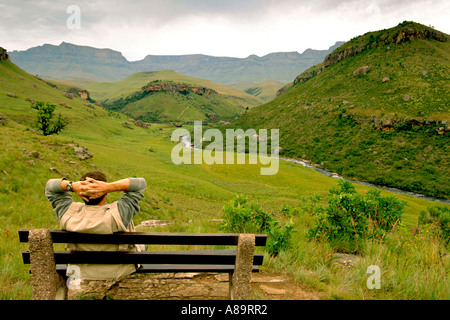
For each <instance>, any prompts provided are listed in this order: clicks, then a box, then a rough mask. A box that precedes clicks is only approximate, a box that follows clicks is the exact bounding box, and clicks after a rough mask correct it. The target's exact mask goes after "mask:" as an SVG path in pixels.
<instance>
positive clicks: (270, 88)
mask: <svg viewBox="0 0 450 320" xmlns="http://www.w3.org/2000/svg"><path fill="white" fill-rule="evenodd" d="M284 85H285V83H283V82H280V81H275V80H266V81H264V82H260V83H255V84H253V85H252V86H250V87H247V88H245V89H244V91H245V92H247V93H248V94H251V95H253V96H255V97H258V98H260V99H261V100H263V101H265V102H268V101H270V100H273V99H274V98H275V97H276V96H277V91H278V90H279V89H280V88H282V87H283V86H284Z"/></svg>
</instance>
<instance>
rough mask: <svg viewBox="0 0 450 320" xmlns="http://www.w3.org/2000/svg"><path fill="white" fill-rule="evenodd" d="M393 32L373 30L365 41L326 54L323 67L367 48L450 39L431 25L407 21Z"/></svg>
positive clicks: (363, 38)
mask: <svg viewBox="0 0 450 320" xmlns="http://www.w3.org/2000/svg"><path fill="white" fill-rule="evenodd" d="M390 30H392V31H393V32H383V31H378V32H373V33H368V34H366V35H364V36H363V37H360V39H362V40H363V41H360V42H358V43H355V45H350V44H351V43H352V41H350V42H349V46H346V47H345V48H343V49H337V50H335V51H333V52H332V53H330V54H329V55H327V56H326V58H325V60H324V62H323V69H325V68H327V67H329V66H331V65H333V64H335V63H337V62H339V61H341V60H344V59H346V58H348V57H351V56H354V55H357V54H359V53H361V52H363V51H365V50H368V49H371V48H375V47H379V46H389V45H395V44H402V43H405V42H408V41H414V40H417V39H422V40H431V39H432V40H436V41H439V42H444V41H447V40H448V39H449V36H448V35H446V34H445V33H443V32H440V31H437V30H434V29H433V28H431V27H426V26H423V25H420V24H418V23H414V22H408V21H405V22H403V23H402V24H400V25H398V26H397V28H393V29H390Z"/></svg>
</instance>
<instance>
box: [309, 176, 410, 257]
mask: <svg viewBox="0 0 450 320" xmlns="http://www.w3.org/2000/svg"><path fill="white" fill-rule="evenodd" d="M338 186H339V187H340V188H332V189H331V190H330V195H329V198H328V207H327V208H325V210H320V211H318V212H316V225H315V226H314V227H312V228H311V229H309V230H308V234H307V237H308V239H309V240H312V239H315V238H323V239H325V240H327V241H328V242H329V243H330V244H331V245H332V246H333V247H334V248H335V249H336V250H337V251H341V252H348V253H361V252H363V251H364V247H365V240H366V239H368V238H378V239H382V238H383V236H384V234H385V233H387V232H389V231H391V230H392V229H393V228H394V227H395V226H396V225H397V224H398V223H400V222H401V218H402V214H403V207H404V205H405V202H402V201H399V200H397V198H395V197H382V196H381V195H380V194H381V192H380V191H377V190H374V191H369V192H368V193H367V194H365V195H360V194H358V193H357V192H356V190H355V188H354V186H353V185H352V184H351V183H350V182H348V181H345V180H343V179H341V180H339V182H338Z"/></svg>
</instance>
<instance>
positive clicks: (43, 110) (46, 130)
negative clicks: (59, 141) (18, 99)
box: [31, 101, 69, 136]
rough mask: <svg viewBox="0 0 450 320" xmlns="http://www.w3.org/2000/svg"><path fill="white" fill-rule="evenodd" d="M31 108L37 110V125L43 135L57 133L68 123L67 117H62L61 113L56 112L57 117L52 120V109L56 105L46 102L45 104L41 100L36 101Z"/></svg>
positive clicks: (53, 109)
mask: <svg viewBox="0 0 450 320" xmlns="http://www.w3.org/2000/svg"><path fill="white" fill-rule="evenodd" d="M31 108H33V109H36V110H37V111H38V114H37V127H38V129H39V130H40V131H42V133H43V134H44V136H48V135H50V134H54V133H56V134H58V133H59V132H60V131H61V130H62V129H64V127H65V126H66V125H67V124H68V123H69V122H68V120H67V119H65V118H63V117H62V116H61V114H58V117H57V119H56V120H55V121H54V120H53V116H54V114H53V113H54V111H55V108H56V105H54V104H51V103H48V102H46V103H45V104H44V103H43V102H41V101H36V103H34V104H33V105H32V106H31Z"/></svg>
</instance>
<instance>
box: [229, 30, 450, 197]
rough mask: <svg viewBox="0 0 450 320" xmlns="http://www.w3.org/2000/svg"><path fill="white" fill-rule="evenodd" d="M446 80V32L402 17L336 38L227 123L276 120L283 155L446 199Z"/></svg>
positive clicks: (449, 55)
mask: <svg viewBox="0 0 450 320" xmlns="http://www.w3.org/2000/svg"><path fill="white" fill-rule="evenodd" d="M323 66H326V67H325V68H324V67H323ZM361 67H365V70H364V69H360V68H361ZM358 69H359V70H358ZM357 70H358V71H359V72H361V71H365V72H362V73H359V74H357V73H358V72H356V73H355V71H357ZM449 89H450V41H449V37H448V36H447V35H444V34H442V33H440V32H438V31H436V30H434V29H431V28H428V27H426V26H423V25H420V24H416V23H410V22H405V23H403V24H400V25H399V26H397V27H395V28H392V29H389V30H382V31H378V32H372V33H368V34H365V35H363V36H360V37H356V38H354V39H352V41H350V42H348V43H346V44H345V45H344V46H343V47H341V48H337V49H336V50H335V51H334V52H333V53H331V54H330V55H329V56H328V57H327V58H326V59H325V61H324V65H322V66H321V65H319V66H317V67H316V68H311V69H309V70H307V71H306V72H305V73H303V74H302V75H299V77H298V78H297V80H296V81H295V82H294V85H293V87H292V88H291V89H290V90H288V91H287V92H285V93H284V94H282V95H281V96H280V97H278V98H277V99H275V100H274V101H272V102H270V103H267V104H265V105H263V106H260V107H258V108H255V109H252V110H250V111H248V112H247V113H246V114H245V115H244V116H243V117H242V118H241V119H239V120H238V121H236V123H235V124H234V125H235V126H238V127H243V128H246V127H251V128H279V129H280V136H281V147H282V148H283V150H282V151H281V155H283V156H287V157H292V158H302V159H306V160H310V161H312V162H313V163H316V164H318V165H320V166H322V167H324V168H326V169H328V170H330V171H335V172H337V173H339V174H342V175H344V176H345V177H348V178H354V179H359V180H364V181H369V182H373V183H376V184H379V185H385V186H391V187H397V188H400V189H404V190H408V191H413V192H418V193H424V194H427V195H432V196H436V197H441V198H447V199H448V198H449V197H450V184H449V180H448V177H449V176H450V171H449V168H450V158H449V156H448V155H449V151H450V150H449V142H450V140H449V138H450V132H449V131H450V127H449V124H450V90H449Z"/></svg>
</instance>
